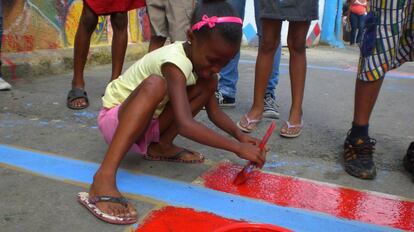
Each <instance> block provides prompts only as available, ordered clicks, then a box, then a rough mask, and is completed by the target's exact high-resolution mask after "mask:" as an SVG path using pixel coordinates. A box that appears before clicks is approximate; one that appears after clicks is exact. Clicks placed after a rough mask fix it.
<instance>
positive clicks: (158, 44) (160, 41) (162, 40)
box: [148, 35, 167, 52]
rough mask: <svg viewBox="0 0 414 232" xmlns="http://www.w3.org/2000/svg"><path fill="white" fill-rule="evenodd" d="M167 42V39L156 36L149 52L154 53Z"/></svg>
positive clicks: (151, 42) (151, 40)
mask: <svg viewBox="0 0 414 232" xmlns="http://www.w3.org/2000/svg"><path fill="white" fill-rule="evenodd" d="M166 40H167V38H165V37H162V36H156V35H154V36H151V39H150V44H149V48H148V52H152V51H154V50H155V49H158V48H160V47H162V46H164V44H165V41H166Z"/></svg>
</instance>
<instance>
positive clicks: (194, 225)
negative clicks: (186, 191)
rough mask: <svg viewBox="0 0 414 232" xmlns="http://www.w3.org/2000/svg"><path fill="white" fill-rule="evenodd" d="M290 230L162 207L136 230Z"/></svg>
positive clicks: (246, 231) (284, 231)
mask: <svg viewBox="0 0 414 232" xmlns="http://www.w3.org/2000/svg"><path fill="white" fill-rule="evenodd" d="M154 231H156V232H170V231H197V232H212V231H215V232H238V231H240V232H241V231H243V232H290V230H287V229H284V228H281V227H277V226H273V225H268V224H251V223H248V222H243V221H237V220H232V219H228V218H223V217H220V216H217V215H215V214H212V213H207V212H198V211H195V210H193V209H188V208H176V207H172V206H167V207H164V208H162V209H160V210H157V211H153V212H151V214H150V215H148V216H147V217H146V218H145V220H144V222H143V224H142V225H140V226H139V227H138V228H137V230H136V232H154Z"/></svg>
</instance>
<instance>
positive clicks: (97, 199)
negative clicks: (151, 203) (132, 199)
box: [89, 196, 128, 208]
mask: <svg viewBox="0 0 414 232" xmlns="http://www.w3.org/2000/svg"><path fill="white" fill-rule="evenodd" d="M89 202H90V203H92V204H96V203H98V202H112V203H117V204H121V205H122V206H124V207H125V208H127V207H128V200H127V199H126V198H125V197H112V196H96V197H91V198H89Z"/></svg>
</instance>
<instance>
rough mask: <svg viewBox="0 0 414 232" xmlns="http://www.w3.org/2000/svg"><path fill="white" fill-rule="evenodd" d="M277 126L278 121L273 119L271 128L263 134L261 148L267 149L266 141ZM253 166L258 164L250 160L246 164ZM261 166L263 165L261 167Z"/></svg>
mask: <svg viewBox="0 0 414 232" xmlns="http://www.w3.org/2000/svg"><path fill="white" fill-rule="evenodd" d="M275 128H276V123H275V122H274V121H272V123H271V124H270V126H269V128H268V129H267V131H266V134H265V135H264V136H263V139H262V141H261V142H260V144H259V148H260V150H263V149H265V146H266V143H267V141H268V140H269V138H270V136H271V135H272V132H273V130H274V129H275ZM248 166H251V167H254V166H256V164H254V163H252V162H251V161H249V162H248V163H247V165H246V167H248ZM260 168H261V167H260Z"/></svg>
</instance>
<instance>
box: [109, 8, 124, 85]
mask: <svg viewBox="0 0 414 232" xmlns="http://www.w3.org/2000/svg"><path fill="white" fill-rule="evenodd" d="M111 25H112V29H113V30H114V36H113V37H112V47H111V49H112V75H111V81H112V80H115V79H116V78H118V77H119V75H121V72H122V66H123V65H124V59H125V51H126V48H127V44H128V30H127V27H128V15H127V13H126V12H125V13H115V14H112V15H111Z"/></svg>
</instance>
